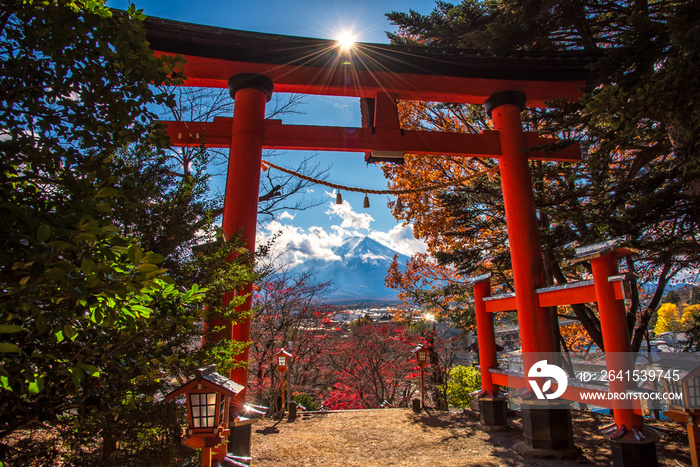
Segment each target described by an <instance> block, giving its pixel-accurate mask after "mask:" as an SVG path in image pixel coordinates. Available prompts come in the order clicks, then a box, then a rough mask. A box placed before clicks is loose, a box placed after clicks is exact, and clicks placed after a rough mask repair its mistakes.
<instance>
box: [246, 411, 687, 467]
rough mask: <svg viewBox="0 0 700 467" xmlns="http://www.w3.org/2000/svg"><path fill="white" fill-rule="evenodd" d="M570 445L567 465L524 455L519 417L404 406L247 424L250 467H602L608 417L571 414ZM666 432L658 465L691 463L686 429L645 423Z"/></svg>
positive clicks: (659, 446) (605, 461)
mask: <svg viewBox="0 0 700 467" xmlns="http://www.w3.org/2000/svg"><path fill="white" fill-rule="evenodd" d="M572 415H573V420H574V442H575V444H576V446H578V447H579V448H581V455H580V456H579V457H578V458H577V459H573V460H545V459H533V458H528V457H523V456H522V455H520V454H519V453H518V452H517V451H516V450H515V449H514V448H513V447H514V445H515V444H516V443H519V442H522V441H523V437H522V427H521V425H520V422H519V420H518V419H515V420H511V421H510V428H509V430H508V431H507V432H503V433H485V432H483V431H481V430H479V429H478V427H477V423H478V420H477V418H476V415H475V414H474V413H473V412H470V411H467V412H434V411H431V412H430V413H429V414H428V413H425V412H423V413H421V414H414V413H413V412H412V411H411V410H409V409H376V410H358V411H349V412H338V413H328V414H325V415H312V416H309V417H306V418H303V419H302V418H297V421H296V422H294V423H288V422H287V420H286V419H285V420H282V421H275V420H271V419H265V420H263V421H261V422H259V423H258V424H257V425H255V426H254V427H253V446H252V457H253V464H252V465H253V466H254V467H270V466H324V467H329V466H365V467H367V466H450V467H458V466H483V467H500V466H533V467H550V466H551V467H555V466H557V467H559V466H563V467H571V466H581V465H584V466H585V465H587V466H608V465H610V464H611V463H610V449H609V446H608V443H607V442H606V441H605V440H604V439H603V437H602V436H601V435H600V434H599V433H598V427H600V426H604V425H607V424H608V423H610V422H611V421H612V420H611V418H610V417H607V416H603V415H598V414H592V413H589V412H573V414H572ZM651 423H652V424H653V425H655V426H656V427H657V428H660V429H662V430H664V431H666V432H667V433H668V434H667V435H666V436H664V438H662V440H661V441H660V442H659V443H657V456H658V458H659V465H661V466H664V467H678V466H680V467H683V466H689V465H690V456H689V451H688V444H687V443H688V438H687V436H686V433H685V429H684V428H683V427H681V426H680V425H678V424H675V423H665V422H664V423H661V422H651Z"/></svg>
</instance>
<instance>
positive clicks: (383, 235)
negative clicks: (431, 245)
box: [369, 224, 428, 256]
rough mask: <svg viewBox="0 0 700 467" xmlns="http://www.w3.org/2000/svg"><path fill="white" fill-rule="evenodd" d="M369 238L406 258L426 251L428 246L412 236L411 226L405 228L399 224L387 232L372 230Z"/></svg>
mask: <svg viewBox="0 0 700 467" xmlns="http://www.w3.org/2000/svg"><path fill="white" fill-rule="evenodd" d="M369 236H370V238H372V239H373V240H376V241H378V242H379V243H381V244H382V245H384V246H388V247H389V248H391V249H392V250H396V251H398V252H399V253H403V254H404V255H407V256H411V255H412V254H414V253H425V252H427V251H428V246H427V245H426V244H425V242H423V240H420V239H417V238H416V237H414V236H413V225H412V224H409V225H407V226H405V227H404V226H403V225H401V224H399V225H397V226H395V227H394V228H393V229H391V230H390V231H388V232H380V231H377V230H374V231H372V233H370V235H369Z"/></svg>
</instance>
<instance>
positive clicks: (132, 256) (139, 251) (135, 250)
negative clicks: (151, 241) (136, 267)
mask: <svg viewBox="0 0 700 467" xmlns="http://www.w3.org/2000/svg"><path fill="white" fill-rule="evenodd" d="M126 254H127V255H128V256H129V260H131V262H132V263H134V264H136V263H140V262H141V260H142V259H143V248H141V247H140V246H138V245H131V246H130V247H129V249H128V250H127V252H126Z"/></svg>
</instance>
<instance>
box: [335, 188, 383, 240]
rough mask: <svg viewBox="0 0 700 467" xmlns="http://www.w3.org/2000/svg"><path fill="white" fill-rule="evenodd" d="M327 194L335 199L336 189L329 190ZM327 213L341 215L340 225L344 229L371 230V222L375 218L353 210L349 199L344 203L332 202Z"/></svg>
mask: <svg viewBox="0 0 700 467" xmlns="http://www.w3.org/2000/svg"><path fill="white" fill-rule="evenodd" d="M326 194H327V195H328V196H330V197H332V198H334V199H335V195H336V192H335V190H333V192H328V191H327V192H326ZM326 214H328V215H330V216H331V217H334V216H335V217H339V218H340V219H341V220H342V222H341V223H340V227H341V228H343V229H353V230H369V224H370V223H371V222H372V221H373V220H374V218H373V217H372V216H370V215H369V214H365V213H360V212H355V211H353V209H352V203H350V201H347V200H345V201H344V202H343V204H335V203H333V204H331V205H330V206H329V209H328V210H327V211H326ZM334 227H335V226H334Z"/></svg>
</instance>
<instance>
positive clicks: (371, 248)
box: [291, 237, 408, 303]
mask: <svg viewBox="0 0 700 467" xmlns="http://www.w3.org/2000/svg"><path fill="white" fill-rule="evenodd" d="M331 250H332V251H333V253H334V254H335V255H336V256H337V257H338V259H335V260H331V261H325V260H323V259H312V260H308V261H305V262H304V263H302V264H299V265H296V266H295V267H293V268H292V271H291V272H301V271H312V272H314V273H315V274H316V279H317V280H318V281H324V282H325V281H332V283H333V288H334V290H333V291H332V292H331V293H330V294H329V296H328V297H327V298H328V300H329V301H331V302H333V303H347V302H367V303H371V302H374V303H376V302H392V301H396V300H397V292H396V291H395V290H393V289H389V288H386V287H385V286H384V278H385V277H386V271H387V269H389V266H390V265H391V262H392V260H393V258H394V255H398V256H399V258H398V260H399V264H400V265H402V266H403V265H404V264H405V263H406V260H407V259H408V256H406V255H403V254H401V253H398V252H397V251H394V250H392V249H391V248H389V247H386V246H384V245H382V244H381V243H379V242H377V241H376V240H372V239H371V238H369V237H351V238H348V239H347V240H345V241H344V242H343V243H342V244H341V245H339V246H336V247H333V248H332V249H331Z"/></svg>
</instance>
